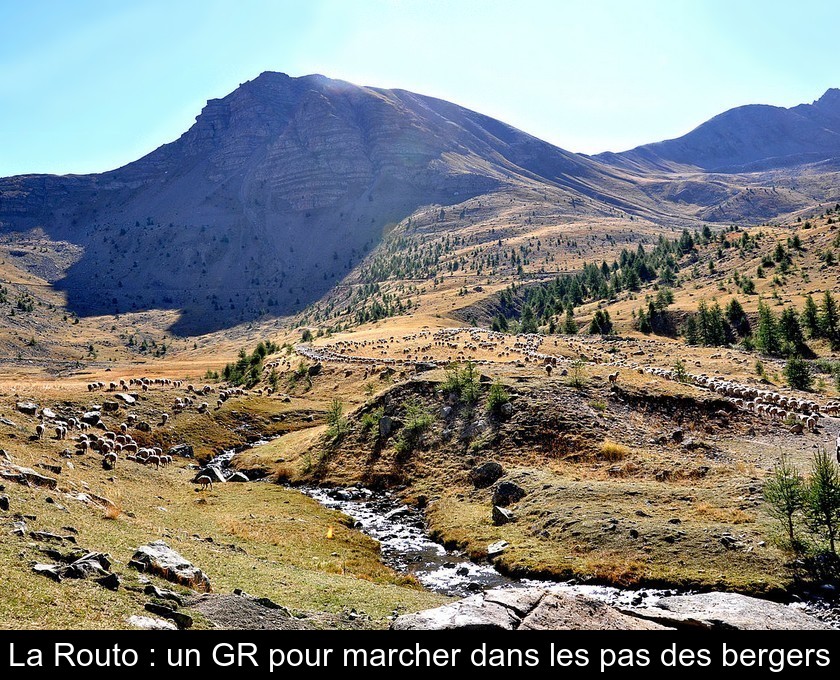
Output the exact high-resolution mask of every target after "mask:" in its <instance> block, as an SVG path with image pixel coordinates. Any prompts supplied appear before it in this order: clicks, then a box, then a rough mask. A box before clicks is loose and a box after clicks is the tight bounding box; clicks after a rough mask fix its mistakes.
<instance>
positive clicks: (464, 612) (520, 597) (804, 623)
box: [391, 588, 830, 630]
mask: <svg viewBox="0 0 840 680" xmlns="http://www.w3.org/2000/svg"><path fill="white" fill-rule="evenodd" d="M391 628H392V629H393V630H673V629H675V628H676V629H678V630H680V629H682V630H687V629H691V630H699V629H706V630H827V629H829V628H830V626H828V625H826V624H825V623H823V622H822V621H820V620H819V619H816V618H814V617H813V616H810V615H809V614H806V613H804V612H802V611H799V610H798V609H795V608H793V607H788V606H786V605H784V604H779V603H777V602H770V601H768V600H761V599H758V598H755V597H747V596H746V595H738V594H735V593H704V594H698V595H679V596H674V597H663V598H661V599H659V600H657V601H656V602H654V603H653V604H652V605H650V606H647V607H642V608H622V609H619V608H617V607H614V606H612V605H609V604H607V603H606V602H604V601H603V600H599V599H597V598H594V597H591V596H588V595H581V594H574V593H569V592H566V591H564V590H560V589H557V588H548V589H545V588H497V589H494V590H488V591H487V592H485V593H481V594H479V595H473V596H471V597H468V598H466V599H463V600H458V601H457V602H452V603H450V604H447V605H444V606H443V607H438V608H437V609H428V610H426V611H421V612H417V613H416V614H406V615H405V616H400V617H399V618H397V619H396V620H395V621H394V622H393V624H391Z"/></svg>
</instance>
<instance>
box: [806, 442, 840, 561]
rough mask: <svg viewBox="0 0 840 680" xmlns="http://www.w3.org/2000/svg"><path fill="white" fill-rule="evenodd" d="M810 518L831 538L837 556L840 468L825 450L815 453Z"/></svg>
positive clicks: (830, 545)
mask: <svg viewBox="0 0 840 680" xmlns="http://www.w3.org/2000/svg"><path fill="white" fill-rule="evenodd" d="M807 511H808V518H809V519H810V522H811V526H812V527H813V528H814V529H816V530H817V531H819V532H820V533H821V534H822V535H823V536H824V537H825V538H826V539H827V540H828V545H829V550H830V551H831V554H832V555H837V548H836V542H837V536H838V534H840V469H838V467H837V464H836V463H835V462H834V461H833V460H831V458H830V457H829V455H828V453H827V452H826V450H825V449H820V450H819V451H818V452H817V453H815V454H814V462H813V465H812V468H811V477H810V479H809V480H808V507H807Z"/></svg>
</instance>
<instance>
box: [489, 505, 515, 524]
mask: <svg viewBox="0 0 840 680" xmlns="http://www.w3.org/2000/svg"><path fill="white" fill-rule="evenodd" d="M514 521H516V517H515V516H514V514H513V513H512V512H511V511H510V510H508V509H506V508H500V507H499V506H498V505H494V506H493V524H495V525H496V526H501V525H502V524H508V523H510V522H514Z"/></svg>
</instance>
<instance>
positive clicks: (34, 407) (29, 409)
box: [15, 401, 38, 416]
mask: <svg viewBox="0 0 840 680" xmlns="http://www.w3.org/2000/svg"><path fill="white" fill-rule="evenodd" d="M15 408H17V410H18V411H20V412H21V413H23V414H25V415H27V416H34V415H35V414H36V413H38V404H36V403H35V402H33V401H19V402H18V403H17V404H15Z"/></svg>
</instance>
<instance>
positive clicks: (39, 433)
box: [35, 423, 45, 439]
mask: <svg viewBox="0 0 840 680" xmlns="http://www.w3.org/2000/svg"><path fill="white" fill-rule="evenodd" d="M44 429H45V428H44V423H38V424H37V425H36V426H35V437H36V438H37V439H43V438H44Z"/></svg>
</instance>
